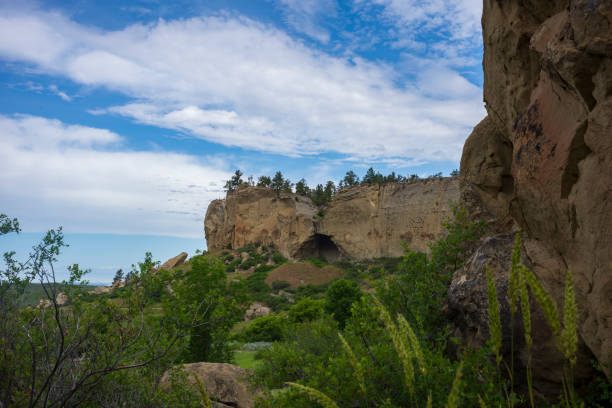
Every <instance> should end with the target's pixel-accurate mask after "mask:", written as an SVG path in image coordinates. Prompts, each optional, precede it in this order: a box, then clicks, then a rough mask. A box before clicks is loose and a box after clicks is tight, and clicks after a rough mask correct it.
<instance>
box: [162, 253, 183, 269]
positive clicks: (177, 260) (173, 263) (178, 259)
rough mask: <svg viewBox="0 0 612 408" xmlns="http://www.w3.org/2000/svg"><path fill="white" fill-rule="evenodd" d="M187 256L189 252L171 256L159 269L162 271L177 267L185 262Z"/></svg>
mask: <svg viewBox="0 0 612 408" xmlns="http://www.w3.org/2000/svg"><path fill="white" fill-rule="evenodd" d="M187 256H188V255H187V252H181V253H180V254H178V255H177V256H175V257H174V258H170V259H168V260H167V261H166V262H164V263H163V264H162V265H161V266H160V267H159V270H160V271H169V270H171V269H172V268H176V267H177V266H181V265H182V264H184V263H185V260H186V259H187Z"/></svg>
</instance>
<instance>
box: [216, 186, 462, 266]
mask: <svg viewBox="0 0 612 408" xmlns="http://www.w3.org/2000/svg"><path fill="white" fill-rule="evenodd" d="M458 200H459V182H458V179H457V178H447V179H428V180H420V181H417V182H415V183H410V184H385V185H383V186H378V185H372V186H366V185H364V186H356V187H352V188H348V189H345V190H342V191H341V192H339V193H338V194H337V195H336V198H335V199H334V200H333V201H332V203H331V204H330V205H329V206H328V207H327V208H325V209H323V213H324V215H323V217H320V216H319V215H318V209H317V208H316V207H315V206H314V205H313V204H312V202H311V201H310V200H309V199H308V198H306V197H301V196H297V195H295V194H281V195H280V197H279V196H277V195H276V194H275V193H274V192H273V191H271V190H270V189H265V188H258V187H241V188H240V189H238V191H236V192H233V193H229V194H228V195H227V197H226V199H225V200H215V201H213V202H211V204H210V205H209V207H208V210H207V212H206V218H205V222H204V226H205V232H206V242H207V246H208V249H209V250H210V251H213V252H214V251H219V250H221V249H224V248H226V247H228V245H229V246H231V247H232V248H239V247H241V246H244V245H246V244H248V243H255V242H261V243H273V244H274V245H275V246H276V247H277V248H278V249H279V251H280V252H281V253H282V254H283V255H284V256H286V257H288V258H291V259H299V258H305V257H309V256H323V257H325V258H328V259H330V260H335V259H340V258H344V259H369V258H376V257H398V256H401V255H402V254H403V248H402V246H401V244H402V243H403V242H405V243H406V244H407V245H408V247H409V248H411V249H414V250H419V251H427V243H428V242H430V241H432V240H434V239H436V238H438V237H439V235H440V233H441V232H442V227H441V224H442V222H443V221H446V220H448V219H449V218H450V217H451V216H452V204H456V203H457V202H458Z"/></svg>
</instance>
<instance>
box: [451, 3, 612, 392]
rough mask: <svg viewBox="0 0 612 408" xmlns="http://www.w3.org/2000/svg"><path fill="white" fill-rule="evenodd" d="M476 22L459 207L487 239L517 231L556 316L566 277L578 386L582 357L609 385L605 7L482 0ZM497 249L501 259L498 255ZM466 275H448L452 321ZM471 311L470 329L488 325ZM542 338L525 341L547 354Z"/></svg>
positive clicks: (611, 220) (610, 55)
mask: <svg viewBox="0 0 612 408" xmlns="http://www.w3.org/2000/svg"><path fill="white" fill-rule="evenodd" d="M482 23H483V36H484V51H485V52H484V61H483V67H484V77H485V82H484V99H485V102H486V107H487V111H488V116H487V117H486V118H485V119H484V120H483V121H482V122H481V123H480V124H479V125H478V126H477V127H476V128H475V129H474V131H473V133H472V135H470V137H469V138H468V140H467V141H466V144H465V146H464V150H463V157H462V160H461V177H462V192H461V194H462V202H463V203H464V205H467V206H468V207H469V209H470V210H471V212H472V213H473V214H477V215H478V216H481V217H483V218H489V219H495V230H494V232H495V233H503V232H510V231H513V230H518V229H520V230H522V234H523V254H524V256H523V263H525V264H526V265H527V266H529V267H530V268H531V269H532V270H533V271H534V273H535V274H536V275H537V276H538V278H539V279H540V281H541V282H542V283H543V285H544V287H545V288H546V289H547V290H548V291H549V292H550V293H551V294H552V295H553V297H554V299H555V301H556V302H557V306H558V307H559V309H560V310H562V306H563V296H564V295H563V288H564V278H565V274H566V271H567V268H571V270H572V272H573V276H574V286H575V289H576V299H577V302H578V307H579V312H580V317H579V319H580V327H579V334H580V339H581V342H583V344H582V345H581V347H583V349H582V351H581V352H582V354H583V358H579V362H578V365H579V367H578V372H577V377H580V376H581V373H582V375H588V369H587V366H588V365H589V361H588V359H589V355H588V354H589V353H592V354H591V358H592V356H595V357H596V358H597V360H598V361H599V362H600V363H602V364H603V365H604V367H605V371H606V374H607V375H608V377H609V378H610V377H611V374H612V273H611V271H610V263H611V262H612V232H611V231H612V177H611V175H612V2H610V1H609V0H531V1H500V0H485V1H484V12H483V19H482ZM484 245H486V243H485V244H484ZM502 252H503V253H505V256H506V258H509V256H510V251H509V249H508V247H507V246H506V249H505V250H504V251H502ZM483 256H485V255H483ZM491 256H492V255H491ZM496 256H498V255H496ZM490 258H491V257H490ZM491 259H492V258H491ZM506 263H507V262H506ZM502 264H504V263H503V262H502ZM476 266H477V265H468V268H471V267H473V268H475V269H473V270H471V271H467V272H466V271H458V272H457V276H455V280H454V283H453V288H451V303H453V302H454V304H455V306H456V308H455V312H458V311H459V310H461V312H460V313H463V314H470V312H469V310H468V309H469V307H468V303H469V302H468V303H466V301H465V299H468V298H474V297H476V298H477V297H478V296H477V295H476V294H477V292H479V291H482V290H483V288H482V285H480V284H477V283H476V279H480V280H481V279H482V268H479V267H478V268H477V267H476ZM462 277H463V278H462ZM502 280H503V279H502ZM461 286H464V288H461ZM470 291H471V293H469V292H470ZM460 293H463V295H465V296H464V299H463V300H462V298H461V296H458V294H460ZM485 293H486V288H485ZM479 307H480V306H479ZM478 313H479V312H473V313H471V315H472V317H471V321H472V325H473V326H476V327H472V328H471V329H470V330H471V331H472V332H474V330H476V331H479V330H480V331H482V330H481V329H482V328H483V327H484V326H485V325H486V320H485V321H483V319H484V317H483V316H480V317H478V316H477V314H478ZM542 324H543V325H545V323H543V322H542ZM463 335H464V336H465V337H467V338H469V337H470V335H469V333H467V332H463ZM472 337H473V336H472ZM480 340H482V339H480ZM549 340H550V339H548V338H547V335H546V333H542V334H541V335H540V339H537V338H536V339H535V343H538V341H541V342H542V343H541V344H548V345H550V347H551V348H552V349H553V350H554V346H553V343H552V340H550V341H549ZM547 342H548V343H547ZM551 354H555V353H534V357H535V360H536V361H534V364H535V365H536V366H537V365H538V364H540V365H542V366H550V367H554V366H558V364H559V361H558V358H557V354H555V355H551ZM534 374H535V375H538V370H537V369H535V370H534ZM540 374H543V375H544V376H546V375H548V372H545V373H540ZM549 380H554V379H550V378H549Z"/></svg>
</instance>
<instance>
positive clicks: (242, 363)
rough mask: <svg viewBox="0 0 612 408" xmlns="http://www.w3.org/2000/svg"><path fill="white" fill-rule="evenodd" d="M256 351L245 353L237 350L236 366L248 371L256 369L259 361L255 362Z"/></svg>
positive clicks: (235, 356) (235, 354)
mask: <svg viewBox="0 0 612 408" xmlns="http://www.w3.org/2000/svg"><path fill="white" fill-rule="evenodd" d="M255 353H257V352H256V351H243V350H236V351H235V352H234V361H235V364H236V365H237V366H239V367H242V368H244V369H245V370H246V369H249V368H255V367H256V366H257V365H258V364H259V361H257V360H255Z"/></svg>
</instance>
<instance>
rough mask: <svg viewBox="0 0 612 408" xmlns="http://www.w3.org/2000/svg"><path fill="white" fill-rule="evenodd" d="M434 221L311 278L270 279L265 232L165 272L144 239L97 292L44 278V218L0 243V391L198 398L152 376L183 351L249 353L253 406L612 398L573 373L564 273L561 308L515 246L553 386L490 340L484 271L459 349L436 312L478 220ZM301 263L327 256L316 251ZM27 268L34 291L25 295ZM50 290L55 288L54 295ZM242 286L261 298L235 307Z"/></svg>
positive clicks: (516, 287)
mask: <svg viewBox="0 0 612 408" xmlns="http://www.w3.org/2000/svg"><path fill="white" fill-rule="evenodd" d="M0 221H1V223H0V224H1V225H0V226H1V229H0V232H1V234H2V235H4V234H7V233H16V232H18V231H19V225H18V222H17V221H16V220H11V219H9V218H8V217H6V216H2V218H1V219H0ZM444 226H445V229H446V234H445V236H444V238H443V239H441V240H439V241H438V242H435V243H432V244H431V247H430V249H431V251H430V255H429V256H426V255H425V254H422V253H417V252H411V251H406V254H405V256H404V257H403V258H401V259H382V260H376V261H369V262H360V263H349V262H341V263H336V264H334V265H332V266H333V267H334V268H337V269H338V270H339V271H341V275H340V276H339V278H336V279H335V280H332V281H329V282H325V283H322V284H318V285H306V286H299V287H292V286H291V285H290V284H289V282H287V281H284V280H282V279H281V280H274V281H272V282H270V279H268V276H269V274H271V273H272V271H274V270H275V269H276V268H278V267H280V266H281V265H287V262H288V261H287V260H286V259H285V258H284V257H282V256H281V255H280V254H278V253H277V252H276V251H275V250H274V248H273V247H271V246H262V245H256V244H253V245H249V246H247V247H245V248H241V249H239V250H236V251H229V250H228V251H224V252H223V253H221V254H220V257H218V258H217V257H213V256H210V255H199V256H196V257H194V258H192V259H191V260H190V261H189V263H188V264H187V265H184V266H182V267H178V268H176V269H174V270H172V271H162V270H157V269H156V266H157V265H156V263H155V262H153V258H152V256H151V254H147V255H146V256H145V259H144V260H143V261H142V262H140V263H138V264H137V265H136V266H135V267H134V269H133V270H132V271H130V272H129V273H128V276H129V279H128V281H127V282H126V284H125V286H124V287H119V288H116V289H115V290H113V291H112V292H111V293H108V294H99V295H93V294H91V293H89V292H88V290H89V289H88V287H87V286H85V282H84V274H85V272H84V271H82V270H81V269H80V268H79V267H78V265H74V266H73V267H71V268H70V272H71V275H70V278H69V279H68V280H67V281H66V282H61V283H58V282H55V278H54V276H55V272H54V269H53V263H54V261H55V258H56V257H57V256H58V254H59V253H60V250H61V248H62V247H63V246H64V242H63V236H62V234H61V230H52V231H49V233H48V234H47V235H46V236H45V238H44V239H43V241H42V242H41V243H40V245H38V246H37V247H35V248H34V249H33V251H32V253H31V254H30V256H29V257H28V258H27V260H26V261H22V262H18V261H17V260H16V254H14V253H9V254H6V255H5V261H6V268H5V269H4V270H2V271H1V272H0V273H1V274H2V276H1V278H0V280H1V281H2V283H1V284H0V346H1V347H0V406H17V407H21V406H24V407H25V406H28V407H36V406H45V407H46V406H85V407H87V406H91V407H97V406H106V407H119V406H135V407H138V406H143V407H144V406H147V407H149V406H150V407H191V406H193V407H196V406H202V404H203V403H204V402H203V401H208V400H207V398H208V397H207V396H206V393H205V392H202V390H200V389H199V388H198V387H196V388H195V389H194V388H193V387H190V386H188V385H186V384H187V382H186V375H185V374H184V373H182V371H181V370H180V369H175V370H174V371H173V375H172V376H171V378H172V380H171V382H170V384H164V385H162V384H160V378H161V376H162V375H163V373H164V372H166V371H168V370H169V369H171V368H172V367H177V366H178V365H179V364H180V363H188V362H196V361H212V362H233V363H236V364H239V365H241V366H242V367H244V368H247V369H248V372H249V381H250V382H251V384H252V386H253V387H256V388H258V389H259V390H260V397H259V399H258V402H257V405H258V406H259V407H313V406H324V407H333V406H337V407H426V406H432V407H442V406H448V407H454V406H466V407H471V406H480V407H484V406H486V407H498V406H505V407H510V406H530V405H533V406H537V405H542V406H550V405H551V404H553V403H560V404H562V405H564V406H580V405H581V404H583V403H584V404H585V405H586V406H607V405H608V404H610V403H612V396H611V394H610V391H611V387H610V384H609V383H608V382H607V380H605V379H604V378H603V377H602V378H599V379H595V380H594V381H593V384H591V387H593V388H591V389H587V391H586V392H585V393H583V395H580V394H579V393H578V392H577V391H576V390H574V388H573V386H572V384H573V382H572V377H571V372H572V368H573V361H574V360H573V358H574V353H575V344H576V335H575V325H576V324H575V319H576V309H575V303H572V301H571V300H569V299H573V294H572V292H571V289H572V284H571V283H572V282H571V275H568V276H569V278H568V285H567V295H566V303H565V309H564V313H563V319H560V318H559V316H558V313H557V311H556V309H554V308H552V306H551V304H552V305H554V303H552V301H551V300H550V299H549V298H547V297H546V293H545V291H543V290H542V289H541V287H540V286H538V283H537V280H536V279H535V277H534V276H532V275H533V274H530V272H529V271H528V270H527V269H526V268H524V267H522V266H520V264H519V263H518V255H517V250H515V254H514V256H513V268H512V271H509V273H511V277H510V281H511V282H514V283H512V285H511V288H512V289H511V290H512V292H511V293H509V297H510V298H511V299H512V300H513V303H512V304H513V309H512V313H520V314H521V315H522V316H523V318H524V321H525V325H526V327H527V325H529V324H530V316H528V315H527V314H526V313H525V310H529V308H528V307H526V306H525V304H526V302H528V301H529V296H527V295H526V294H527V291H528V290H529V291H531V293H532V294H533V297H534V298H535V300H536V301H537V302H538V303H539V304H541V305H542V306H543V309H544V310H548V312H547V316H548V317H549V320H550V322H551V325H552V327H553V329H554V331H555V333H556V334H558V336H559V344H560V351H559V352H560V353H561V354H562V355H563V356H565V357H566V361H567V364H566V376H565V378H566V382H565V384H564V387H563V388H562V389H560V395H559V398H558V399H555V400H552V401H543V400H538V399H537V398H535V397H533V393H532V392H530V391H531V389H532V388H531V387H530V386H529V387H527V388H526V389H525V392H523V391H522V389H521V388H520V387H519V386H518V384H517V383H516V381H515V380H516V378H518V377H519V376H522V375H519V374H517V373H516V372H515V371H516V370H518V368H516V369H515V367H514V365H513V364H512V361H505V360H504V357H503V356H502V355H501V354H500V341H501V340H500V338H501V337H500V335H499V333H500V330H501V323H500V319H499V313H500V312H499V309H498V307H497V306H496V305H497V303H496V299H497V297H496V294H497V292H496V290H495V287H494V286H493V284H492V281H491V280H490V279H489V315H490V321H491V333H492V336H491V342H490V344H489V346H487V347H483V348H481V349H478V350H473V349H470V348H469V347H467V346H465V345H462V344H461V341H460V339H455V338H452V337H451V335H450V329H449V327H448V322H447V320H446V317H445V315H444V312H443V310H444V308H443V306H444V303H445V300H446V293H447V291H448V286H449V285H450V281H451V276H452V273H453V272H454V271H455V270H456V269H457V268H459V267H461V266H462V264H463V263H464V262H465V261H466V259H467V257H468V255H469V254H470V253H471V251H472V249H473V247H474V246H475V245H476V243H477V242H478V241H479V239H480V237H481V236H482V234H483V232H484V230H485V225H483V224H482V223H474V222H472V221H470V220H469V218H468V217H467V214H466V213H465V211H457V212H456V217H455V219H454V220H453V221H451V222H448V223H446V224H445V225H444ZM304 262H306V263H308V264H311V265H314V266H315V267H316V268H326V267H330V265H329V264H328V263H327V262H326V261H325V260H322V259H308V260H304ZM296 265H297V264H296ZM33 282H35V283H37V284H38V287H40V288H42V290H43V292H44V293H45V296H46V298H47V299H48V301H49V304H48V305H47V306H38V307H31V306H28V305H27V304H26V303H24V299H25V298H26V288H27V287H31V284H32V283H33ZM267 282H268V283H267ZM60 292H61V293H63V294H64V295H65V297H66V299H67V301H66V303H63V304H59V302H57V299H58V294H59V293H60ZM568 300H569V301H568ZM253 301H258V302H261V303H262V304H265V305H267V306H268V307H270V308H271V310H272V313H271V314H269V315H267V316H260V317H255V318H253V319H252V320H247V321H245V320H244V313H245V310H246V308H247V306H248V305H249V304H251V303H252V302H253ZM572 305H573V306H572ZM555 316H556V320H555ZM528 332H529V331H528V330H526V333H528ZM526 369H527V376H526V377H527V378H528V379H530V378H531V377H530V375H531V373H530V371H529V370H530V367H529V366H528V367H527V368H526ZM529 384H530V383H529ZM594 390H596V391H594Z"/></svg>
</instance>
